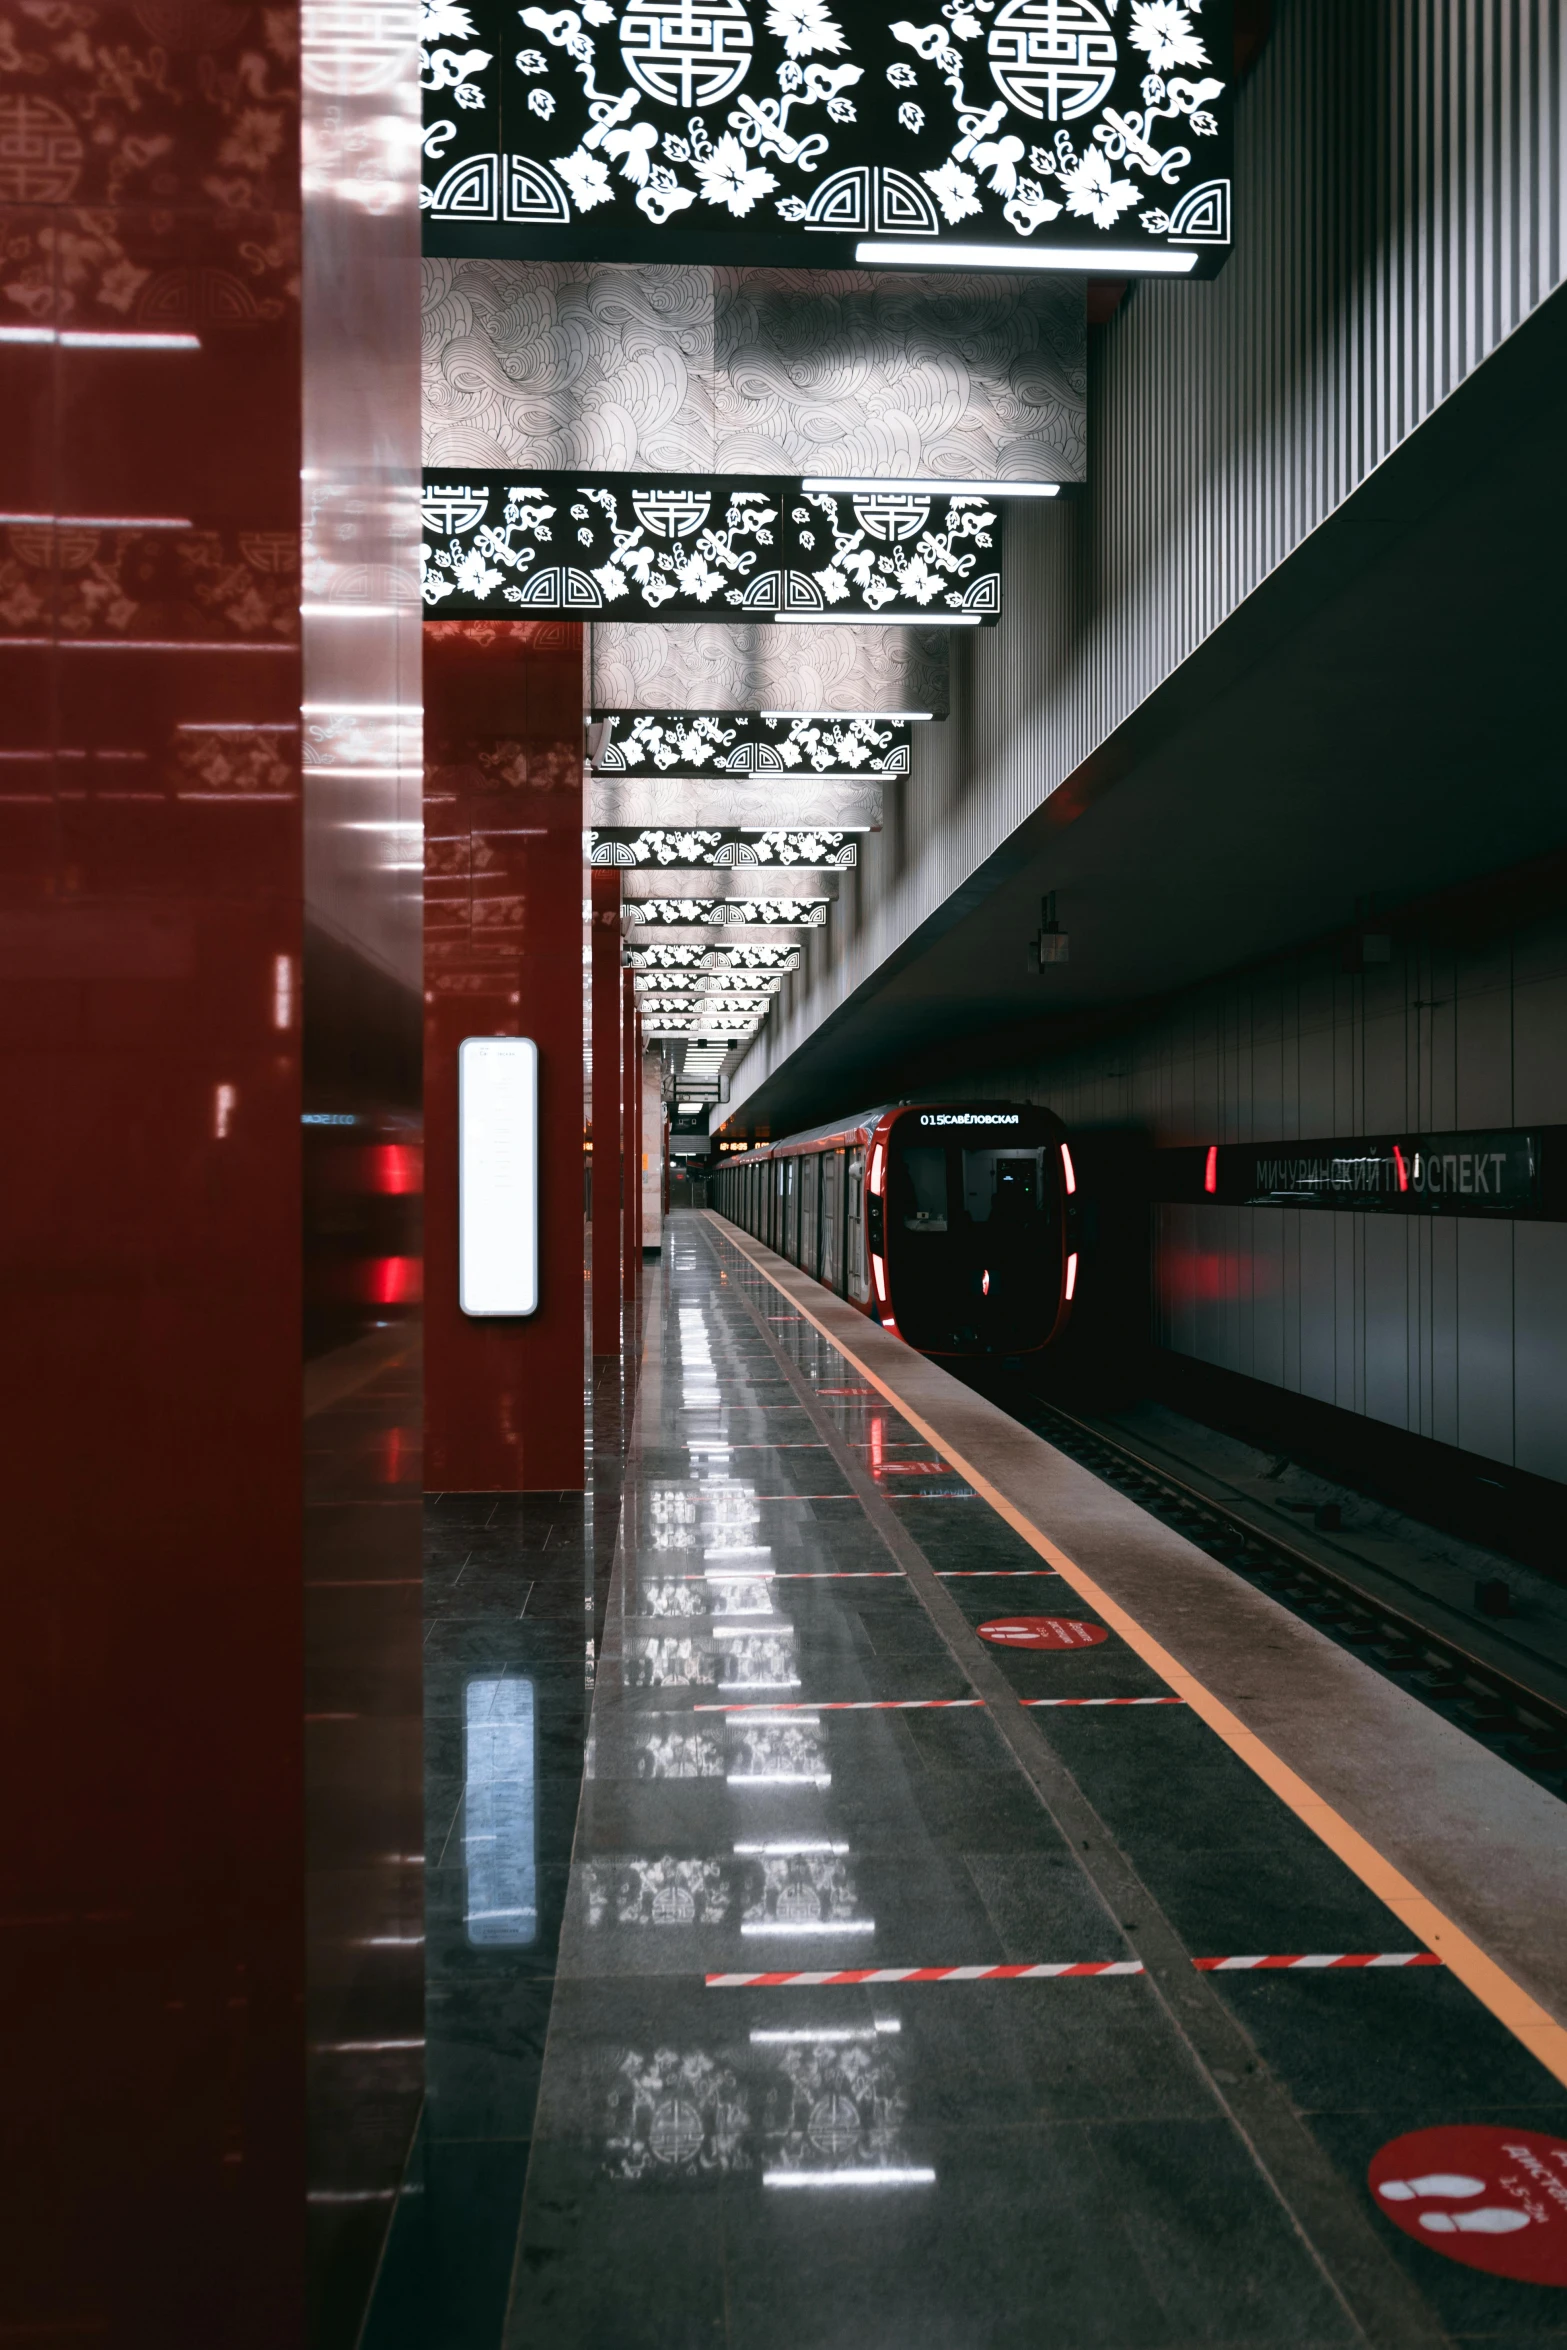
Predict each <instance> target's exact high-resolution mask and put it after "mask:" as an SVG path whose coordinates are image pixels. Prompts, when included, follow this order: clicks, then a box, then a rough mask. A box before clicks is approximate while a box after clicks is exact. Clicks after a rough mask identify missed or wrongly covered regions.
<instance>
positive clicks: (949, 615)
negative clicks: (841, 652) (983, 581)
mask: <svg viewBox="0 0 1567 2350" xmlns="http://www.w3.org/2000/svg"><path fill="white" fill-rule="evenodd" d="M773 623H774V626H775V627H778V628H982V627H983V626H984V621H983V619H982V617H981V615H980V614H979V613H978V612H915V613H908V612H775V613H774V614H773Z"/></svg>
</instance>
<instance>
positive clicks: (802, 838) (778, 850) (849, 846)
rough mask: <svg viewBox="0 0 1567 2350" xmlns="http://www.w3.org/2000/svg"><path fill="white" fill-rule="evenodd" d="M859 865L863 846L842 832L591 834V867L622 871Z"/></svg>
mask: <svg viewBox="0 0 1567 2350" xmlns="http://www.w3.org/2000/svg"><path fill="white" fill-rule="evenodd" d="M859 861H860V851H859V844H858V842H857V841H855V840H853V839H852V838H850V837H848V836H846V835H845V834H844V833H841V832H824V831H823V832H818V831H800V830H791V831H780V832H740V831H736V830H733V829H730V828H727V827H726V828H725V829H723V830H719V829H718V827H716V826H711V825H710V826H705V827H704V826H697V825H684V826H678V825H660V826H658V827H656V828H655V827H651V826H642V827H639V828H637V829H635V830H633V829H632V828H631V827H630V826H621V827H617V828H615V829H606V830H595V831H592V832H590V833H589V834H588V862H589V864H590V865H616V866H619V867H621V868H622V869H629V870H635V869H636V868H638V867H640V868H642V869H644V870H646V869H648V868H653V869H657V870H663V869H672V870H675V871H681V872H700V871H703V870H705V869H708V868H711V869H713V870H715V871H726V870H729V869H731V868H735V867H740V866H744V867H746V868H747V869H749V868H750V867H751V866H772V867H773V868H775V869H777V868H782V869H784V870H786V871H793V872H796V873H801V872H830V871H833V870H841V869H842V868H844V867H846V866H850V865H857V864H858V863H859Z"/></svg>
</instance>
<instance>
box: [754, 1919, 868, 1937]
mask: <svg viewBox="0 0 1567 2350" xmlns="http://www.w3.org/2000/svg"><path fill="white" fill-rule="evenodd" d="M740 1931H741V1933H742V1934H750V1935H753V1936H754V1935H759V1934H770V1935H774V1936H777V1935H781V1934H782V1935H789V1934H874V1933H875V1931H876V1920H875V1919H874V1918H802V1919H801V1921H800V1922H799V1924H798V1925H790V1924H788V1923H787V1922H785V1923H783V1924H781V1925H780V1924H779V1922H778V1920H777V1919H776V1918H765V1919H761V1920H759V1921H758V1923H757V1924H756V1925H754V1926H742V1927H741V1928H740Z"/></svg>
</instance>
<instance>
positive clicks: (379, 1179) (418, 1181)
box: [365, 1142, 424, 1193]
mask: <svg viewBox="0 0 1567 2350" xmlns="http://www.w3.org/2000/svg"><path fill="white" fill-rule="evenodd" d="M423 1162H424V1153H423V1152H422V1151H421V1150H420V1149H419V1147H418V1145H417V1143H411V1142H377V1143H372V1144H371V1146H370V1148H369V1149H368V1150H367V1151H366V1152H365V1189H366V1190H367V1191H378V1192H384V1193H394V1192H395V1193H406V1192H415V1191H421V1190H422V1189H423V1188H424V1163H423Z"/></svg>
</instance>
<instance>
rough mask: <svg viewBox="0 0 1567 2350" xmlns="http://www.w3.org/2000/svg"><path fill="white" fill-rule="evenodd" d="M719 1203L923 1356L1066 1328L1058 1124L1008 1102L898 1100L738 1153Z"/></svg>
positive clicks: (1067, 1165)
mask: <svg viewBox="0 0 1567 2350" xmlns="http://www.w3.org/2000/svg"><path fill="white" fill-rule="evenodd" d="M710 1197H711V1198H712V1200H713V1203H714V1205H715V1206H716V1207H717V1208H718V1210H719V1212H720V1213H721V1214H722V1215H724V1216H727V1217H728V1219H729V1220H730V1222H731V1223H733V1224H738V1225H739V1226H740V1227H741V1229H742V1230H743V1231H746V1232H750V1233H753V1234H754V1235H755V1237H756V1238H757V1239H758V1240H761V1241H764V1242H765V1243H766V1244H767V1246H768V1247H769V1248H773V1249H776V1250H777V1251H778V1253H779V1254H780V1255H781V1256H785V1257H788V1258H789V1259H790V1261H791V1262H792V1263H793V1264H796V1265H798V1266H799V1267H800V1268H801V1270H802V1271H803V1272H806V1273H809V1274H811V1275H812V1276H813V1277H814V1278H815V1279H816V1280H818V1281H820V1282H822V1283H823V1284H824V1285H825V1286H826V1287H827V1288H828V1289H832V1290H835V1291H836V1292H837V1294H838V1295H839V1296H840V1297H843V1298H847V1299H848V1301H849V1303H850V1304H851V1305H855V1306H858V1307H859V1308H860V1310H861V1311H862V1312H863V1313H866V1314H869V1315H870V1316H871V1317H872V1318H873V1319H874V1320H876V1321H879V1322H880V1323H882V1325H883V1326H884V1327H885V1328H887V1329H889V1330H893V1331H895V1332H896V1333H897V1335H898V1336H899V1337H901V1338H903V1339H905V1340H906V1341H907V1342H908V1344H909V1345H910V1346H914V1347H918V1348H919V1349H920V1351H921V1352H922V1353H924V1354H932V1355H980V1354H1009V1355H1010V1354H1025V1353H1028V1352H1030V1351H1031V1350H1033V1349H1035V1348H1037V1347H1042V1346H1049V1345H1050V1344H1051V1342H1052V1340H1054V1339H1058V1338H1059V1337H1060V1336H1061V1334H1062V1332H1063V1331H1064V1330H1065V1328H1066V1325H1067V1322H1068V1319H1069V1317H1070V1315H1071V1311H1072V1300H1073V1295H1074V1292H1075V1290H1076V1288H1077V1267H1078V1231H1077V1224H1078V1196H1077V1174H1076V1170H1075V1168H1074V1166H1073V1164H1072V1152H1071V1146H1070V1144H1069V1143H1068V1141H1067V1135H1066V1128H1065V1127H1064V1126H1063V1125H1062V1123H1061V1121H1060V1119H1059V1118H1057V1117H1055V1116H1054V1115H1053V1114H1052V1113H1051V1112H1050V1111H1049V1110H1041V1109H1035V1108H1032V1107H1031V1106H1029V1105H1028V1104H1024V1103H1019V1104H1016V1105H1014V1104H1012V1103H1009V1102H975V1103H964V1102H950V1103H949V1102H898V1103H894V1104H891V1105H889V1106H886V1107H883V1108H881V1109H875V1110H866V1111H864V1112H862V1113H861V1114H860V1115H859V1116H857V1117H852V1118H845V1119H839V1120H838V1121H837V1122H836V1123H835V1124H833V1125H831V1126H822V1127H818V1128H816V1129H815V1130H814V1131H813V1132H811V1133H808V1134H791V1135H788V1136H787V1137H785V1139H784V1140H782V1141H781V1142H768V1143H763V1144H760V1145H759V1146H758V1147H757V1148H756V1149H755V1150H751V1151H746V1152H744V1153H739V1152H737V1153H736V1154H735V1155H734V1156H733V1157H731V1158H729V1159H727V1160H725V1162H724V1163H723V1165H722V1166H720V1167H719V1168H718V1169H717V1170H716V1171H715V1173H714V1176H713V1179H712V1183H711V1186H710Z"/></svg>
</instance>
